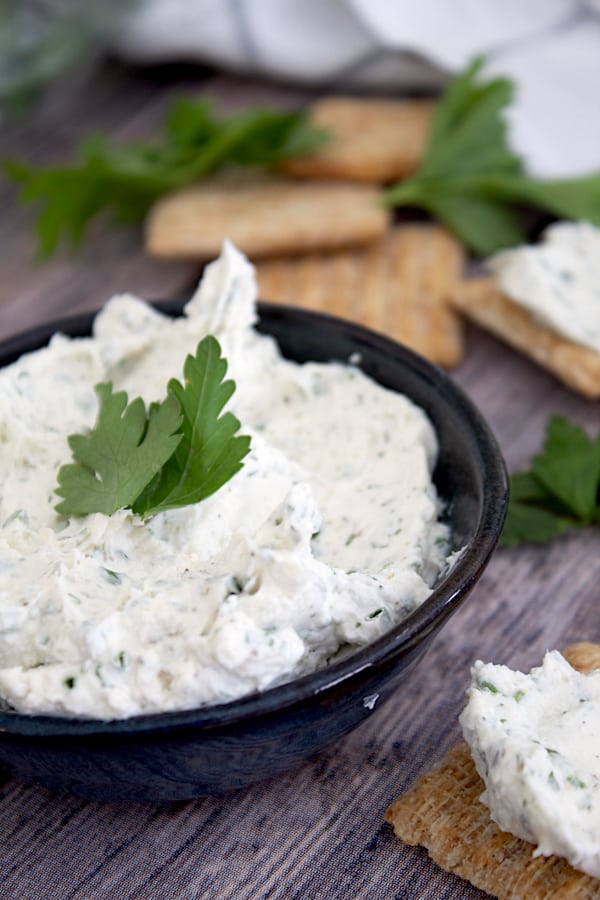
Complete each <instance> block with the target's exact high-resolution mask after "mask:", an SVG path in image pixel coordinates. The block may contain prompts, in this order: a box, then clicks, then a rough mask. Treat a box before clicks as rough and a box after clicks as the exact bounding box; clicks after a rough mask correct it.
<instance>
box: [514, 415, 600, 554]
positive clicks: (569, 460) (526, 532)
mask: <svg viewBox="0 0 600 900" xmlns="http://www.w3.org/2000/svg"><path fill="white" fill-rule="evenodd" d="M599 490H600V435H598V436H597V437H596V439H595V440H591V439H590V438H589V437H588V436H587V434H586V433H585V432H584V431H583V429H582V428H580V427H579V426H577V425H573V424H571V423H570V422H569V421H568V420H567V419H564V418H562V417H560V416H553V417H552V418H551V419H550V421H549V422H548V425H547V428H546V437H545V442H544V446H543V450H542V452H541V453H540V454H539V455H538V456H535V457H534V458H533V460H532V463H531V468H530V470H528V471H526V472H517V473H516V474H514V475H512V476H511V479H510V501H509V506H508V514H507V517H506V522H505V524H504V530H503V532H502V537H501V539H500V543H501V545H503V546H505V547H509V546H514V545H516V544H520V543H525V542H533V543H542V542H544V541H549V540H551V539H552V538H555V537H558V535H560V534H562V533H563V532H565V531H567V530H569V529H572V528H577V527H581V526H585V525H590V524H593V523H595V522H600V503H599Z"/></svg>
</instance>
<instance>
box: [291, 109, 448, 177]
mask: <svg viewBox="0 0 600 900" xmlns="http://www.w3.org/2000/svg"><path fill="white" fill-rule="evenodd" d="M434 109H435V103H434V102H433V101H431V100H385V99H371V98H357V97H325V98H324V99H322V100H318V101H317V102H316V103H314V104H313V105H312V106H311V107H310V109H309V121H310V123H311V125H315V126H316V127H317V128H324V129H326V130H327V132H328V133H329V140H328V141H327V143H326V144H324V145H323V146H322V147H320V148H319V149H318V150H316V151H314V152H312V153H311V154H309V155H306V156H301V157H294V158H292V159H288V160H285V161H284V162H283V163H281V165H280V170H281V171H282V172H284V173H285V174H286V175H292V176H294V177H297V178H345V179H348V180H350V181H371V182H388V181H395V180H397V179H399V178H404V177H406V176H407V175H409V174H411V173H412V172H414V171H415V169H417V168H418V166H419V163H420V162H421V159H422V158H423V153H424V150H425V145H426V143H427V137H428V134H429V127H430V124H431V119H432V116H433V112H434Z"/></svg>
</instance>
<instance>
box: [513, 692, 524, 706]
mask: <svg viewBox="0 0 600 900" xmlns="http://www.w3.org/2000/svg"><path fill="white" fill-rule="evenodd" d="M524 696H525V691H522V690H520V689H519V690H518V691H515V692H514V694H513V697H514V699H515V700H516V701H517V703H520V702H521V700H522V699H523V697H524Z"/></svg>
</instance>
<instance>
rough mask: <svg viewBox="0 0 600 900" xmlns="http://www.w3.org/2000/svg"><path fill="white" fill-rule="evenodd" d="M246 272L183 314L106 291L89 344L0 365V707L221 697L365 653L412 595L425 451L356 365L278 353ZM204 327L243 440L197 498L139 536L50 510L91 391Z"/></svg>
mask: <svg viewBox="0 0 600 900" xmlns="http://www.w3.org/2000/svg"><path fill="white" fill-rule="evenodd" d="M255 319H256V311H255V280H254V272H253V269H252V267H251V266H250V265H249V263H248V262H247V261H246V260H245V258H244V257H243V256H242V255H241V254H239V253H238V252H237V250H235V248H233V247H232V246H231V245H230V244H225V246H224V249H223V254H222V256H221V257H220V259H219V260H217V261H216V262H215V263H213V264H212V265H211V266H209V267H208V268H207V270H206V273H205V276H204V278H203V280H202V283H201V285H200V287H199V289H198V291H197V293H196V294H195V296H194V297H193V299H192V300H191V301H190V302H189V303H188V305H187V307H186V310H185V315H184V316H182V317H181V318H178V319H170V318H168V317H165V316H163V315H161V314H159V313H158V312H156V311H155V310H153V309H152V308H151V307H149V306H148V305H146V304H145V303H143V302H141V301H140V300H138V299H136V298H134V297H132V296H127V295H126V296H120V297H116V298H113V299H112V300H110V301H109V302H108V304H107V305H106V307H105V308H104V309H103V310H102V312H100V314H99V315H98V316H97V318H96V320H95V323H94V328H93V337H90V338H78V339H73V338H68V337H65V336H61V335H56V336H55V337H54V338H53V339H52V341H51V343H50V345H49V346H48V347H47V348H44V349H42V350H40V351H38V352H36V353H33V354H29V355H27V356H24V357H23V358H21V359H20V360H19V361H17V362H16V363H14V364H13V365H11V366H9V367H7V368H6V369H4V370H3V371H2V372H0V441H1V443H2V452H1V454H0V480H1V484H2V489H1V500H0V522H1V523H2V528H1V531H0V695H1V696H2V697H3V698H4V700H5V702H6V703H8V704H10V706H12V707H14V708H15V709H17V710H19V711H22V712H28V713H55V714H70V715H84V716H91V717H96V718H119V717H126V716H131V715H135V714H138V713H146V712H157V711H166V710H173V709H185V708H191V707H195V706H199V705H202V704H211V703H218V702H225V701H229V700H232V699H234V698H238V697H240V696H243V695H244V694H247V693H249V692H252V691H256V690H263V689H265V688H268V687H270V686H272V685H276V684H279V683H281V682H284V681H287V680H290V679H293V678H295V677H297V676H298V675H301V674H304V673H308V672H311V671H313V670H315V669H318V668H320V667H323V666H325V665H327V663H328V662H329V661H331V659H332V658H333V657H334V656H335V655H336V654H337V653H338V652H340V650H342V651H344V652H345V651H346V650H347V649H348V648H349V647H350V648H352V647H354V648H356V647H360V646H362V645H364V644H367V643H369V642H370V641H373V640H374V639H375V638H377V637H378V636H379V635H381V634H382V633H383V632H385V631H386V630H387V629H389V628H390V627H391V626H392V624H394V623H396V622H398V621H399V620H401V619H402V618H404V617H405V616H407V615H408V614H409V613H410V612H411V611H412V610H413V609H415V607H416V606H418V605H419V604H420V603H421V602H422V601H423V600H424V599H425V598H426V597H427V596H428V595H429V593H430V592H431V585H432V583H433V581H434V579H435V578H436V576H437V575H438V573H439V572H440V571H441V570H443V568H444V566H445V565H446V557H447V555H448V532H447V528H446V526H445V525H443V524H441V523H440V522H439V521H438V515H439V512H440V504H439V501H438V498H437V496H436V491H435V488H434V486H433V484H432V481H431V472H432V469H433V466H434V463H435V459H436V452H437V445H436V437H435V434H434V431H433V429H432V426H431V424H430V423H429V421H428V419H427V418H426V416H425V415H424V413H423V412H422V410H420V409H418V408H417V407H416V406H415V405H414V404H413V403H411V402H410V401H409V400H408V399H406V398H405V397H402V396H400V395H399V394H397V393H394V392H392V391H389V390H386V389H385V388H383V387H381V386H379V385H377V384H375V383H374V382H373V381H371V380H370V379H369V378H367V377H366V376H365V375H363V374H362V373H361V372H360V371H359V369H357V368H356V367H355V366H353V365H342V364H337V363H331V364H317V363H307V364H304V365H300V364H297V363H295V362H290V361H287V360H284V359H283V358H282V357H281V355H280V353H279V350H278V348H277V345H276V344H275V342H274V340H273V339H272V338H270V337H267V336H264V335H259V334H258V333H257V332H256V331H255V330H254V329H253V328H252V325H253V323H254V321H255ZM208 333H210V334H213V335H214V336H215V337H216V338H217V340H218V341H219V343H220V345H221V347H222V351H223V355H224V356H225V358H226V359H227V360H228V364H229V369H228V373H227V375H228V377H231V378H233V379H234V380H235V382H236V390H235V393H234V394H233V397H232V398H231V401H230V402H229V404H228V408H229V409H231V410H232V412H234V413H235V415H236V416H237V417H238V418H239V419H240V421H241V425H242V431H243V433H245V434H248V435H250V437H251V449H250V452H249V454H248V456H247V457H246V459H245V460H244V466H243V468H242V470H241V471H240V472H238V473H237V474H236V475H235V476H234V477H233V478H232V479H231V480H230V481H229V482H227V483H226V484H225V485H224V486H223V487H222V488H221V489H220V490H219V491H217V492H216V493H215V494H213V495H212V496H210V497H209V498H208V499H206V500H204V501H202V502H201V503H198V504H195V505H192V506H187V507H184V508H182V509H177V510H170V511H167V512H161V513H159V514H157V515H155V516H154V517H152V518H150V519H148V520H147V521H142V519H140V518H139V517H138V516H136V515H134V514H133V513H132V512H131V511H130V510H124V509H121V510H119V511H118V512H116V513H115V514H114V515H112V516H105V515H103V514H100V513H96V514H92V515H88V516H83V517H72V518H66V517H64V516H59V515H58V514H57V513H56V511H55V508H54V507H55V505H56V502H57V499H58V498H57V497H56V494H55V493H54V490H55V488H56V477H57V470H58V468H59V467H60V466H61V465H62V464H63V463H66V462H68V461H69V459H70V451H69V448H68V445H67V436H68V435H69V434H73V433H77V432H81V431H82V430H85V429H86V428H90V427H92V425H93V424H94V420H95V417H96V413H97V398H96V395H95V393H94V390H93V387H94V385H95V384H97V383H99V382H102V381H112V382H113V385H114V387H115V389H119V390H126V391H127V392H128V396H129V397H130V398H132V397H134V396H137V395H140V396H142V397H143V398H144V400H145V401H146V403H149V402H151V401H153V400H156V399H159V398H160V397H162V396H163V395H164V391H165V386H166V383H167V380H168V379H169V378H170V377H181V372H182V366H183V361H184V358H185V355H186V354H187V353H193V352H194V349H195V346H196V344H197V342H198V341H199V339H201V338H202V337H204V336H205V335H206V334H208Z"/></svg>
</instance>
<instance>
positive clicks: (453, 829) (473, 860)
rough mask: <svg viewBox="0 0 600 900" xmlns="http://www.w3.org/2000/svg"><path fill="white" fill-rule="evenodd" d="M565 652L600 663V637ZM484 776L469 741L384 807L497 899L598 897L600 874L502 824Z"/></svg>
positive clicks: (434, 854)
mask: <svg viewBox="0 0 600 900" xmlns="http://www.w3.org/2000/svg"><path fill="white" fill-rule="evenodd" d="M564 656H565V657H566V659H568V661H569V662H570V663H571V665H572V666H573V667H574V668H576V669H578V670H579V671H580V672H589V671H592V670H593V669H597V668H600V644H589V643H581V644H575V645H574V646H572V647H570V648H569V649H568V650H566V651H565V653H564ZM483 789H484V784H483V781H482V780H481V778H480V777H479V775H478V774H477V770H476V768H475V764H474V762H473V760H472V758H471V753H470V750H469V748H468V746H467V744H466V743H465V742H461V743H460V744H459V745H458V746H457V747H454V748H453V749H452V750H450V751H449V752H448V753H446V755H445V756H444V757H443V759H442V760H441V761H440V762H439V763H438V764H437V765H436V766H434V768H433V769H432V770H431V771H430V772H428V773H427V774H426V775H424V776H423V777H422V778H421V779H420V780H419V781H418V782H417V784H416V785H415V787H413V788H412V790H410V791H408V792H407V793H406V794H403V795H402V796H401V797H400V798H399V799H398V800H396V802H395V803H393V804H392V806H391V807H390V808H389V809H388V811H387V812H386V816H385V817H386V819H387V821H388V822H390V823H391V824H392V825H393V826H394V831H395V833H396V834H397V836H398V837H399V838H401V839H402V840H403V841H405V842H406V843H407V844H420V845H422V846H423V847H426V849H427V851H428V853H429V855H430V856H431V858H432V859H433V860H434V862H436V863H437V864H438V865H439V866H441V867H442V868H443V869H446V870H447V871H448V872H453V873H454V874H455V875H460V876H461V877H462V878H466V879H467V880H468V881H470V882H471V883H472V884H474V885H475V887H478V888H481V889H482V890H484V891H487V892H488V893H490V894H491V895H492V896H494V897H497V898H499V900H567V898H569V900H594V898H600V881H598V880H597V879H595V878H592V877H591V876H589V875H585V874H584V873H583V872H578V871H577V870H575V869H573V868H572V866H571V865H570V864H569V863H568V862H567V861H566V860H565V859H561V858H559V857H557V856H550V857H543V856H538V857H535V858H534V857H533V849H534V848H533V845H532V844H529V843H528V842H527V841H524V840H522V839H521V838H517V837H514V836H513V835H511V834H507V833H506V832H503V831H500V829H499V828H498V826H497V825H496V824H495V823H494V822H493V821H492V819H491V817H490V814H489V810H488V808H487V807H486V806H484V804H483V803H481V801H480V800H479V797H480V796H481V793H482V791H483Z"/></svg>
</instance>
